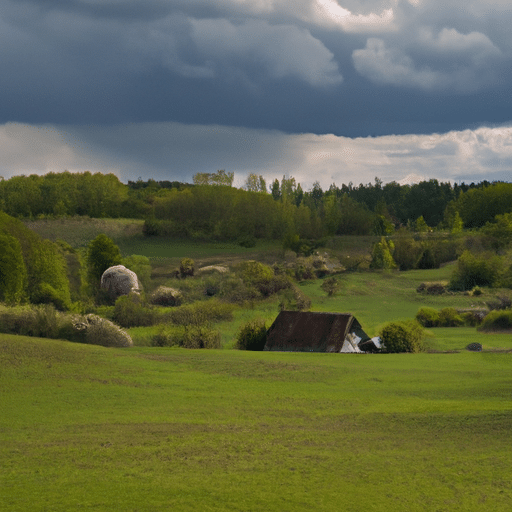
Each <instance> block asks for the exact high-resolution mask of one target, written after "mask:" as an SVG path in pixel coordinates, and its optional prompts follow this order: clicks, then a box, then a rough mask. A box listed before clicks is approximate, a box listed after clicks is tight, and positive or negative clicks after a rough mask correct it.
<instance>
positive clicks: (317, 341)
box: [264, 311, 370, 353]
mask: <svg viewBox="0 0 512 512" xmlns="http://www.w3.org/2000/svg"><path fill="white" fill-rule="evenodd" d="M369 340H370V337H369V336H368V335H367V334H366V333H365V332H364V331H363V328H362V327H361V324H360V323H359V322H358V321H357V320H356V318H355V317H354V316H352V315H351V314H349V313H317V312H309V311H308V312H302V311H281V312H280V313H279V315H278V316H277V318H276V319H275V321H274V323H273V324H272V325H271V326H270V328H269V330H268V331H267V342H266V343H265V348H264V350H275V351H280V352H343V353H350V352H362V350H361V349H360V348H359V344H361V343H364V342H366V341H369Z"/></svg>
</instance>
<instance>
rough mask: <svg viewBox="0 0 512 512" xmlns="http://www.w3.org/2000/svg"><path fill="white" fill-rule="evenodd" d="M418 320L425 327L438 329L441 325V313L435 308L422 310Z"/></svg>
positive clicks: (417, 316) (417, 314) (417, 317)
mask: <svg viewBox="0 0 512 512" xmlns="http://www.w3.org/2000/svg"><path fill="white" fill-rule="evenodd" d="M416 320H417V321H418V323H419V324H420V325H422V326H423V327H437V326H438V325H439V312H438V311H437V310H436V309H434V308H421V309H420V310H419V311H418V312H417V313H416Z"/></svg>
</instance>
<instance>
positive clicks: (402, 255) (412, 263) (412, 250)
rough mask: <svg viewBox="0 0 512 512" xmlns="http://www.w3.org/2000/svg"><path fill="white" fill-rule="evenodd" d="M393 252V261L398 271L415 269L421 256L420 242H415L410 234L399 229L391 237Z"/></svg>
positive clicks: (405, 230)
mask: <svg viewBox="0 0 512 512" xmlns="http://www.w3.org/2000/svg"><path fill="white" fill-rule="evenodd" d="M393 242H394V244H395V251H394V252H393V259H394V260H395V262H396V264H397V265H398V268H399V269H400V270H411V269H413V268H416V265H417V264H418V260H419V259H420V257H421V254H422V247H421V244H420V242H417V241H416V240H415V239H414V238H413V236H412V235H411V234H410V232H409V231H408V230H407V229H405V228H401V229H400V230H399V231H398V232H397V233H396V235H395V236H394V237H393Z"/></svg>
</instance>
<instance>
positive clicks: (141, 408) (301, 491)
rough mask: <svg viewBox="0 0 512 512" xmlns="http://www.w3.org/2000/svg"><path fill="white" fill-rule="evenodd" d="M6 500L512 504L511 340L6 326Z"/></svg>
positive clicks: (70, 504) (286, 505) (2, 418)
mask: <svg viewBox="0 0 512 512" xmlns="http://www.w3.org/2000/svg"><path fill="white" fill-rule="evenodd" d="M0 368H1V373H0V393H1V396H0V398H1V400H0V409H1V410H0V464H1V467H2V472H1V473H0V503H2V507H3V509H5V510H9V511H25V510H31V511H43V510H52V511H55V512H58V511H68V510H79V509H83V510H123V511H135V510H137V511H146V510H147V511H154V510H172V509H174V510H185V511H186V510H190V511H192V510H194V511H195V510H240V511H242V510H269V511H270V510H276V511H297V510H346V511H360V510H379V511H380V510H393V511H416V510H425V511H431V510H450V511H456V510H464V511H472V510H475V511H476V510H483V509H485V510H493V511H500V510H504V511H505V510H510V507H511V506H512V491H511V486H510V483H511V480H512V452H511V451H510V443H511V441H512V399H511V396H510V392H509V390H510V385H511V377H510V355H509V354H497V353H468V352H462V353H459V354H420V355H412V356H411V355H387V356H357V355H352V356H350V355H349V356H344V357H340V356H334V355H328V354H292V353H283V354H279V353H272V354H270V353H247V352H238V351H226V350H224V351H186V350H182V349H173V350H169V349H167V350H166V349H148V348H135V349H129V350H112V349H104V348H101V347H93V346H81V345H74V344H70V343H65V342H60V341H53V340H42V339H28V338H22V337H10V336H5V335H2V336H1V337H0Z"/></svg>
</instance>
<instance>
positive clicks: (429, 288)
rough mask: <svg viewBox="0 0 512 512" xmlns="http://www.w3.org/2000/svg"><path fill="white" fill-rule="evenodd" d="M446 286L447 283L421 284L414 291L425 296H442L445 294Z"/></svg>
mask: <svg viewBox="0 0 512 512" xmlns="http://www.w3.org/2000/svg"><path fill="white" fill-rule="evenodd" d="M447 286H448V281H438V282H430V283H421V284H420V285H419V286H418V288H416V291H417V292H418V293H425V294H427V295H442V294H443V293H446V291H447Z"/></svg>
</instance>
